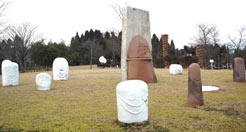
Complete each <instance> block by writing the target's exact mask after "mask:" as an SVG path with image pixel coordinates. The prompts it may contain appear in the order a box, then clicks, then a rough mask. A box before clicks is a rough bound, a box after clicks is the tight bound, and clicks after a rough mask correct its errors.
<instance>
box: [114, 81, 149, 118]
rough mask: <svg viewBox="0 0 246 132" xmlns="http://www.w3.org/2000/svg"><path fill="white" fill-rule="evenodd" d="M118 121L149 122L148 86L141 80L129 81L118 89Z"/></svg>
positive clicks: (122, 83) (118, 86)
mask: <svg viewBox="0 0 246 132" xmlns="http://www.w3.org/2000/svg"><path fill="white" fill-rule="evenodd" d="M116 96H117V111H118V120H119V121H120V122H123V123H136V122H143V121H146V120H148V85H147V84H146V83H145V82H144V81H141V80H127V81H123V82H121V83H119V84H118V85H117V87H116Z"/></svg>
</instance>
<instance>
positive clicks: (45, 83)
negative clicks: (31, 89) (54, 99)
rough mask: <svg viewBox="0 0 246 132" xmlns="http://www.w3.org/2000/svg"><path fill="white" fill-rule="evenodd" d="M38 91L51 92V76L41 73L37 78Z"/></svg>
mask: <svg viewBox="0 0 246 132" xmlns="http://www.w3.org/2000/svg"><path fill="white" fill-rule="evenodd" d="M36 85H37V90H50V86H51V76H50V75H49V74H47V73H39V74H38V75H37V76H36Z"/></svg>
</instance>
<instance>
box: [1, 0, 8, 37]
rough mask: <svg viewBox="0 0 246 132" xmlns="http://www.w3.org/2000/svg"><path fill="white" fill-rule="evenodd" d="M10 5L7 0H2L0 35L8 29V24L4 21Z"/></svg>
mask: <svg viewBox="0 0 246 132" xmlns="http://www.w3.org/2000/svg"><path fill="white" fill-rule="evenodd" d="M8 5H9V2H7V1H6V0H0V35H2V34H3V32H4V31H6V29H7V26H6V21H4V19H3V17H4V12H5V10H6V8H7V6H8Z"/></svg>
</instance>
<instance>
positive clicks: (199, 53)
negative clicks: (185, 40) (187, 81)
mask: <svg viewBox="0 0 246 132" xmlns="http://www.w3.org/2000/svg"><path fill="white" fill-rule="evenodd" d="M196 56H197V58H198V64H199V66H200V67H201V68H202V67H203V60H202V58H203V51H202V45H201V44H198V45H196Z"/></svg>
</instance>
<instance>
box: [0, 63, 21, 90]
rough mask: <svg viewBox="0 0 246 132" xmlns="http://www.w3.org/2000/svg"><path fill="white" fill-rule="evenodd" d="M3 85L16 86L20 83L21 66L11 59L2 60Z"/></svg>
mask: <svg viewBox="0 0 246 132" xmlns="http://www.w3.org/2000/svg"><path fill="white" fill-rule="evenodd" d="M1 70H2V85H3V86H16V85H19V66H18V64H17V63H15V62H11V61H10V60H4V61H3V62H2V69H1Z"/></svg>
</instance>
